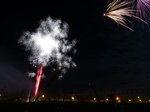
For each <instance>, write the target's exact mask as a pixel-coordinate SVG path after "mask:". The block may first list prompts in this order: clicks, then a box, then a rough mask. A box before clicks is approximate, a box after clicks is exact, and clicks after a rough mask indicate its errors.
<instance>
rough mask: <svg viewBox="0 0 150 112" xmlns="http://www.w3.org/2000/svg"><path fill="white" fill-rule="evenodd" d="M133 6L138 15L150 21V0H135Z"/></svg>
mask: <svg viewBox="0 0 150 112" xmlns="http://www.w3.org/2000/svg"><path fill="white" fill-rule="evenodd" d="M133 8H134V9H135V10H136V13H135V15H136V16H139V17H140V18H142V19H144V20H145V21H147V22H148V21H149V16H150V14H149V13H150V0H133Z"/></svg>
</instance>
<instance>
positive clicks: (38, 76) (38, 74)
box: [34, 65, 43, 96]
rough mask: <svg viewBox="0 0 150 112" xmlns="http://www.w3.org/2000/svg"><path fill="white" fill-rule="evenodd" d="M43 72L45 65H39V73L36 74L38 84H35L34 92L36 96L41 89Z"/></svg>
mask: <svg viewBox="0 0 150 112" xmlns="http://www.w3.org/2000/svg"><path fill="white" fill-rule="evenodd" d="M42 73H43V66H42V65H39V66H38V68H37V74H36V84H35V92H34V95H35V96H37V94H38V89H39V85H40V81H41V78H42Z"/></svg>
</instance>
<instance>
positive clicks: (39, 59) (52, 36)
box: [19, 17, 76, 96]
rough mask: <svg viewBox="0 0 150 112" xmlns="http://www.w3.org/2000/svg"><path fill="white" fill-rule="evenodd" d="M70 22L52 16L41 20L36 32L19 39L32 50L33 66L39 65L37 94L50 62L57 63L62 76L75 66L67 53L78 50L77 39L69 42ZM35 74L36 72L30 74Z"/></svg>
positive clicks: (30, 59) (27, 48) (30, 58)
mask: <svg viewBox="0 0 150 112" xmlns="http://www.w3.org/2000/svg"><path fill="white" fill-rule="evenodd" d="M67 32H68V24H67V23H62V22H61V20H59V19H57V20H53V19H51V18H50V17H48V18H46V20H43V21H41V23H40V26H39V27H38V28H37V29H36V31H35V32H33V33H30V32H29V31H27V32H25V33H24V34H23V36H22V37H21V38H20V39H19V43H20V44H21V45H25V46H26V50H27V51H31V56H30V57H29V61H30V62H31V64H32V65H33V66H36V67H37V74H36V85H35V96H36V95H37V94H38V88H39V85H40V81H41V77H42V74H43V68H44V67H45V66H48V65H49V64H57V66H58V68H59V70H61V74H60V75H59V78H62V76H63V74H65V73H66V71H67V69H69V68H70V67H75V66H76V64H75V62H73V60H72V57H71V56H68V55H67V53H68V52H70V51H71V50H72V51H74V53H75V51H76V49H74V48H73V47H74V46H75V44H76V41H75V40H72V41H71V42H69V41H68V40H67V36H68V34H67ZM30 75H31V76H34V73H31V74H30Z"/></svg>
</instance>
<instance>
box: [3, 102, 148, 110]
mask: <svg viewBox="0 0 150 112" xmlns="http://www.w3.org/2000/svg"><path fill="white" fill-rule="evenodd" d="M0 108H1V111H0V112H11V111H15V112H150V103H92V102H39V103H0Z"/></svg>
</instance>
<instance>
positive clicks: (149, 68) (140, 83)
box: [0, 0, 150, 97]
mask: <svg viewBox="0 0 150 112" xmlns="http://www.w3.org/2000/svg"><path fill="white" fill-rule="evenodd" d="M3 5H4V6H5V9H4V11H3V12H2V13H1V18H2V20H1V29H2V30H1V32H0V35H1V36H0V51H1V55H0V90H2V88H3V87H5V86H6V88H5V89H4V91H3V93H2V94H4V95H9V94H13V95H22V96H24V97H26V96H27V95H28V92H29V90H30V88H31V87H33V85H34V78H28V77H27V76H26V73H27V72H35V71H36V68H34V67H33V66H32V65H30V64H29V62H28V57H29V56H30V53H29V52H27V51H25V49H24V46H19V44H18V39H19V38H20V37H21V35H22V34H23V32H24V31H30V32H32V31H35V29H36V28H37V27H38V26H39V21H40V20H42V19H45V18H47V17H48V16H50V17H51V18H52V19H61V20H62V21H65V22H67V23H68V25H69V33H68V38H69V39H70V40H73V39H76V40H77V41H78V43H77V45H76V49H77V53H76V54H75V55H72V57H73V59H74V61H75V62H76V64H77V67H76V68H74V69H72V68H71V69H69V70H68V72H67V73H66V74H65V75H64V77H63V79H62V80H57V76H56V78H55V79H54V80H53V81H52V83H51V84H50V85H49V86H48V87H47V88H46V89H45V91H44V93H45V94H53V93H55V94H56V93H57V94H59V93H60V92H61V90H63V93H69V94H70V93H72V92H73V93H75V94H80V93H93V90H92V88H91V87H90V86H89V85H88V84H89V83H91V84H92V85H93V87H94V88H95V90H96V91H97V93H101V92H115V91H128V90H147V89H149V86H150V36H149V30H148V27H147V26H144V27H142V25H141V23H138V24H136V23H137V22H134V23H135V24H134V25H133V29H134V30H135V32H131V31H130V30H128V29H126V28H124V27H122V26H120V25H119V26H118V25H117V24H116V23H115V22H114V21H113V20H111V19H109V18H107V17H104V16H103V13H104V12H105V10H106V8H107V1H106V0H91V1H86V0H62V1H61V0H53V2H50V1H49V2H47V1H40V2H39V3H38V1H37V2H34V3H31V2H27V1H26V2H23V1H21V2H16V3H15V2H13V3H9V4H8V3H3ZM6 9H7V10H6ZM131 27H132V26H131ZM44 73H45V79H43V80H42V84H41V86H43V87H44V86H45V85H46V84H48V82H49V79H51V78H52V76H53V74H55V72H53V71H52V68H51V66H48V67H46V68H44ZM147 94H149V92H136V93H130V94H129V93H124V95H128V96H133V97H136V95H143V97H145V96H147ZM119 95H123V94H119ZM104 96H107V95H104Z"/></svg>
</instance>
